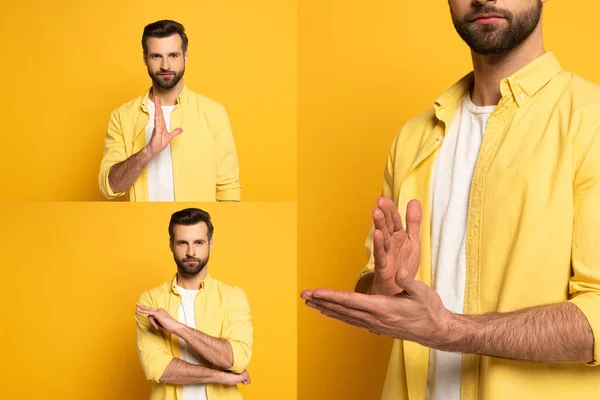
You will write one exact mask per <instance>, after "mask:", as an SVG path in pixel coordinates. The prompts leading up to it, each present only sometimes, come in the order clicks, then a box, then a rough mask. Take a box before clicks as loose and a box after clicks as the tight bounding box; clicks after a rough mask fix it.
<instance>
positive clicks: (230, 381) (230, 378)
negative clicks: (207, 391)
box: [223, 370, 250, 386]
mask: <svg viewBox="0 0 600 400" xmlns="http://www.w3.org/2000/svg"><path fill="white" fill-rule="evenodd" d="M238 383H241V384H243V385H248V384H250V375H249V374H248V371H246V370H244V372H242V373H241V374H234V373H233V372H225V376H224V379H223V384H224V385H228V386H233V385H237V384H238Z"/></svg>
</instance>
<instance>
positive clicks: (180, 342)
mask: <svg viewBox="0 0 600 400" xmlns="http://www.w3.org/2000/svg"><path fill="white" fill-rule="evenodd" d="M213 231H214V228H213V225H212V222H211V220H210V215H209V214H208V213H207V212H205V211H202V210H199V209H197V208H188V209H185V210H181V211H178V212H176V213H174V214H173V215H172V217H171V222H170V223H169V237H170V246H171V251H172V252H173V258H174V259H175V263H176V264H177V273H176V274H175V276H174V277H173V279H172V280H170V281H167V282H165V283H163V284H162V285H160V286H157V287H155V288H154V289H152V290H149V291H147V292H145V293H143V294H142V295H141V296H140V298H139V300H138V304H137V309H136V311H137V312H136V315H135V317H136V322H137V349H138V355H139V357H140V362H141V364H142V369H143V370H144V374H145V375H146V378H147V379H149V380H151V381H152V392H151V395H150V399H151V400H174V399H180V400H206V399H209V400H221V399H223V400H224V399H227V400H234V399H241V398H242V396H241V395H240V392H239V390H238V388H237V387H236V386H235V385H236V384H238V383H242V384H244V385H245V384H249V383H250V377H249V375H248V372H246V368H247V366H248V364H249V363H250V358H251V355H252V334H253V329H252V322H251V319H250V307H249V306H248V300H247V299H246V295H245V294H244V292H243V291H242V290H241V289H239V288H237V287H232V286H229V285H226V284H224V283H221V282H219V281H217V280H216V279H213V278H212V277H211V276H210V275H209V274H208V269H207V264H208V259H209V257H210V250H211V248H212V245H213V240H212V235H213Z"/></svg>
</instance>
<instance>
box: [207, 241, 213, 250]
mask: <svg viewBox="0 0 600 400" xmlns="http://www.w3.org/2000/svg"><path fill="white" fill-rule="evenodd" d="M212 247H213V240H212V238H211V239H210V241H209V242H208V250H209V251H212Z"/></svg>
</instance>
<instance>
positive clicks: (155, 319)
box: [136, 304, 183, 335]
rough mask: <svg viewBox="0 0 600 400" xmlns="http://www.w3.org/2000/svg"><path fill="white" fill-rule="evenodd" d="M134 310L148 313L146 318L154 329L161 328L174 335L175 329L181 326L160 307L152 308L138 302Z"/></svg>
mask: <svg viewBox="0 0 600 400" xmlns="http://www.w3.org/2000/svg"><path fill="white" fill-rule="evenodd" d="M136 310H137V312H138V313H140V314H145V315H148V320H149V321H150V323H151V324H152V326H153V327H154V328H155V329H162V330H164V331H166V332H168V333H171V334H175V335H176V334H177V331H178V330H179V329H181V327H182V326H183V324H181V323H180V322H178V321H176V320H175V319H174V318H173V317H171V316H170V315H169V314H168V313H167V312H166V311H165V310H164V309H162V308H152V307H147V306H142V305H140V304H138V305H137V307H136Z"/></svg>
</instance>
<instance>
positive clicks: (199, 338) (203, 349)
mask: <svg viewBox="0 0 600 400" xmlns="http://www.w3.org/2000/svg"><path fill="white" fill-rule="evenodd" d="M177 336H179V337H180V338H181V339H183V340H185V342H186V343H187V344H189V345H190V346H191V347H192V348H193V349H194V350H196V352H198V354H200V355H201V356H202V357H204V359H205V360H206V361H208V362H209V363H211V364H213V365H215V366H217V367H220V368H223V369H229V368H231V367H232V366H233V350H232V349H231V344H229V342H228V341H227V340H225V339H221V338H215V337H212V336H210V335H207V334H205V333H203V332H200V331H198V330H196V329H192V328H190V327H188V326H186V325H183V324H182V326H181V329H180V330H179V331H178V332H177Z"/></svg>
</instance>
